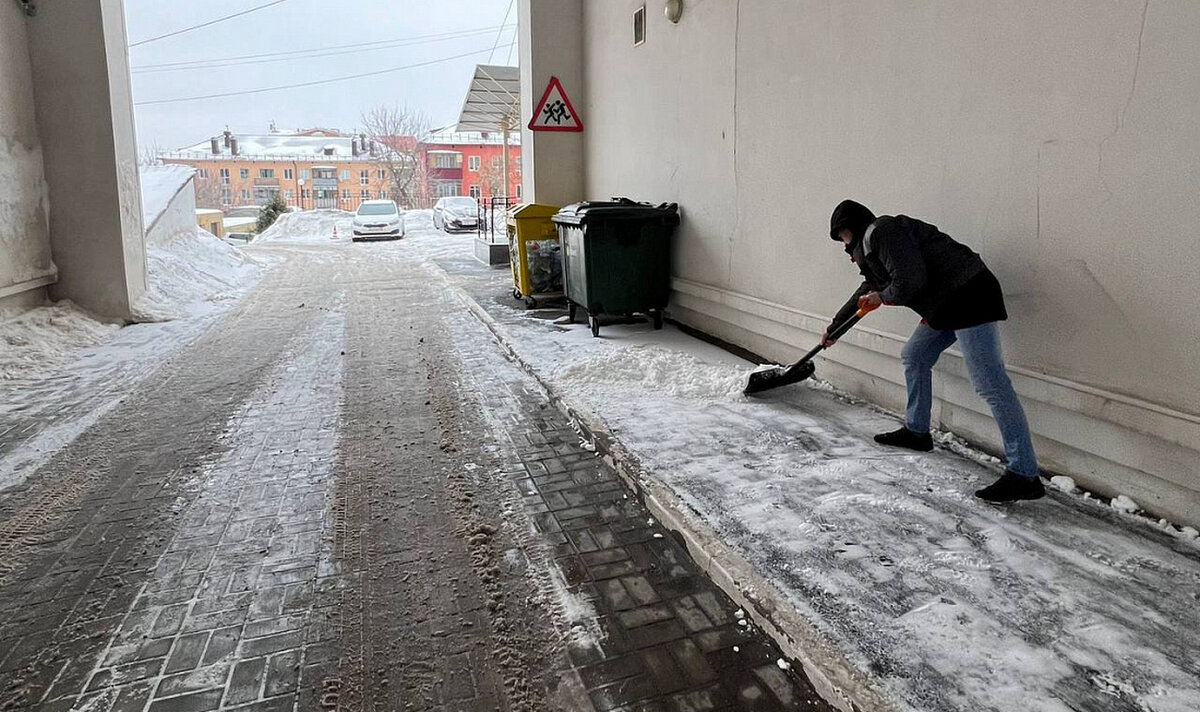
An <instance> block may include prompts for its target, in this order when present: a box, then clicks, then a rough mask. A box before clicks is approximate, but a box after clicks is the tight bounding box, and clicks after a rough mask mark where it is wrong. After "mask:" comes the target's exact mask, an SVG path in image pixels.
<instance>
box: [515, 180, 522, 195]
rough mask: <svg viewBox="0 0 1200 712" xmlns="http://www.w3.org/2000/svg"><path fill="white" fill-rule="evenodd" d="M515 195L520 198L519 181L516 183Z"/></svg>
mask: <svg viewBox="0 0 1200 712" xmlns="http://www.w3.org/2000/svg"><path fill="white" fill-rule="evenodd" d="M516 196H517V197H518V198H520V197H521V184H520V183H517V192H516Z"/></svg>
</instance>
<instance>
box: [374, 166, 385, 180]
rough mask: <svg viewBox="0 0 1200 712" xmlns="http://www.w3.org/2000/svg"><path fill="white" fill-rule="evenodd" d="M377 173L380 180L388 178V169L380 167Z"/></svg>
mask: <svg viewBox="0 0 1200 712" xmlns="http://www.w3.org/2000/svg"><path fill="white" fill-rule="evenodd" d="M375 174H376V176H377V177H378V178H379V180H387V171H386V170H384V169H382V168H380V169H379V170H378V171H376V172H375Z"/></svg>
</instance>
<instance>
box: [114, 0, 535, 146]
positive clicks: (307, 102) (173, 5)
mask: <svg viewBox="0 0 1200 712" xmlns="http://www.w3.org/2000/svg"><path fill="white" fill-rule="evenodd" d="M271 1H272V0H171V1H170V2H164V1H163V0H125V15H126V20H127V29H128V35H129V42H130V44H131V47H130V50H129V61H130V64H131V65H132V67H133V94H134V103H135V112H136V116H137V131H138V143H139V144H141V145H142V146H150V145H154V144H157V145H158V147H159V148H161V149H164V150H170V149H176V148H181V147H183V146H187V145H191V144H194V143H198V142H200V141H204V140H206V139H207V138H208V137H209V136H212V135H214V134H217V133H219V132H220V131H222V130H224V128H225V127H226V125H228V126H229V128H230V129H232V130H233V131H235V132H239V133H265V132H266V131H267V129H268V126H269V125H270V123H271V122H272V121H274V122H275V123H276V125H277V126H278V127H279V128H281V129H292V128H301V127H303V128H308V127H313V126H326V127H333V128H341V129H353V128H355V127H357V126H358V125H359V124H360V119H359V117H360V116H361V115H362V112H363V111H364V110H365V109H367V108H369V107H371V106H375V105H379V104H389V105H390V104H405V103H407V104H409V105H410V106H416V107H419V108H420V109H422V110H424V111H425V112H426V113H427V114H428V115H429V117H430V119H431V120H432V121H433V123H434V125H435V126H438V125H444V124H450V123H453V122H454V121H455V120H456V119H457V118H458V111H459V109H460V108H461V106H462V101H463V97H464V95H465V93H466V90H467V85H468V84H469V82H470V79H471V76H472V73H473V71H474V67H475V65H476V64H488V63H490V64H514V65H515V64H516V63H517V49H516V47H512V48H511V52H510V43H511V42H512V41H513V40H514V38H515V35H516V30H515V25H516V23H517V9H516V7H515V5H514V3H513V0H440V1H434V2H430V1H429V0H339V1H337V2H331V1H330V0H283V1H282V2H280V3H279V4H277V5H273V6H271V7H267V8H265V9H262V10H258V11H256V12H252V13H249V14H246V15H244V16H241V17H237V18H234V19H231V20H228V21H225V22H220V23H217V24H214V25H212V26H209V27H203V28H200V29H197V30H194V31H191V32H186V33H183V34H179V35H176V36H173V37H167V38H165V39H161V40H157V41H153V42H147V43H146V44H141V45H138V46H133V45H136V44H137V43H139V42H142V41H144V40H147V39H150V38H153V37H157V36H159V35H163V34H166V33H170V32H174V31H176V30H180V29H183V28H186V27H190V26H194V25H198V24H201V23H204V22H208V21H211V20H214V19H217V18H220V17H223V16H225V15H231V14H234V13H237V12H242V11H244V10H247V9H249V8H253V7H256V6H259V5H265V4H267V3H268V2H271ZM510 8H511V12H509V10H510ZM506 12H508V21H507V23H505V22H504V18H505V13H506ZM502 24H508V25H513V26H514V27H513V28H509V29H505V30H503V32H502V33H501V31H500V30H499V28H500V26H501V25H502ZM485 28H490V29H487V30H486V31H483V30H485ZM472 30H480V31H479V32H476V33H473V34H465V33H467V32H470V31H472ZM450 33H457V36H448V35H450ZM429 35H442V36H441V37H436V38H431V37H427V36H429ZM413 38H417V39H413ZM497 39H499V47H498V48H497V49H496V50H495V53H494V54H491V50H492V48H493V46H494V45H495V44H496V42H497ZM368 43H374V44H368ZM347 45H354V47H353V48H349V47H346V46H347ZM323 48H335V49H323ZM296 50H316V51H312V52H306V53H304V54H291V55H285V56H283V57H280V56H278V55H277V56H273V57H257V58H252V59H237V58H240V57H246V56H247V55H264V54H272V53H281V52H294V51H296ZM474 52H478V54H474V55H472V56H467V57H461V58H458V59H449V60H447V61H444V62H438V63H436V64H430V65H428V66H423V67H417V68H413V69H403V70H400V71H395V72H388V73H386V74H380V75H377V76H373V77H365V78H360V79H348V80H345V81H338V82H335V83H331V84H323V85H318V86H311V87H305V88H299V89H284V90H280V91H270V92H264V93H257V94H247V95H242V96H224V97H215V98H206V99H200V100H195V101H184V102H177V103H167V104H146V103H145V102H153V101H161V100H171V99H179V98H185V97H195V96H207V95H214V94H225V93H231V92H238V91H244V90H254V89H262V88H266V87H273V86H280V85H285V84H299V83H302V82H312V81H320V80H323V79H333V78H336V77H342V76H346V75H351V74H361V73H364V72H374V71H379V70H384V69H389V68H392V67H403V66H406V65H411V64H418V63H422V62H431V61H434V60H440V59H443V58H449V57H454V56H456V55H464V54H467V53H474ZM318 54H324V55H325V56H315V55H318ZM489 55H491V57H490V61H489ZM282 60H286V61H282ZM178 62H206V63H217V62H226V63H230V62H237V64H236V65H235V66H205V67H204V68H200V69H194V68H192V69H186V70H183V71H178V70H176V69H175V68H172V69H173V70H172V71H162V70H164V69H167V68H166V67H162V66H155V65H163V64H168V63H178ZM147 70H151V71H147Z"/></svg>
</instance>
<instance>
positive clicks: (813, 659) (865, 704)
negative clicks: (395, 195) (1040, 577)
mask: <svg viewBox="0 0 1200 712" xmlns="http://www.w3.org/2000/svg"><path fill="white" fill-rule="evenodd" d="M429 264H430V265H432V266H433V267H434V268H435V269H436V270H437V271H438V272H439V275H440V276H441V278H442V280H443V281H444V282H445V283H446V286H447V287H448V288H449V289H450V290H451V292H452V293H453V294H454V295H455V296H456V297H457V298H458V300H459V301H460V302H462V303H463V305H464V306H465V307H466V308H467V310H468V311H470V312H471V314H472V315H473V316H474V317H475V318H476V319H478V320H479V321H480V323H482V324H483V325H484V326H485V327H486V328H487V329H488V331H490V332H491V333H492V336H493V338H495V340H496V343H497V344H499V346H500V348H501V349H502V350H503V351H504V352H505V353H506V354H507V355H508V357H509V358H510V359H512V361H513V362H514V363H516V364H517V365H518V366H520V367H521V369H522V370H523V371H525V372H526V373H527V374H529V375H530V376H531V377H532V378H533V379H534V381H536V382H537V384H538V386H539V387H540V388H541V390H542V391H543V393H544V394H545V395H546V397H547V399H548V400H549V401H550V403H551V404H552V405H553V406H554V407H555V408H557V409H558V410H559V411H560V412H561V413H562V414H563V415H565V416H566V417H567V419H568V420H569V421H570V422H571V423H572V425H574V426H575V427H576V428H577V429H578V430H579V433H580V436H581V437H583V438H584V439H585V440H587V441H588V442H590V443H592V445H594V446H595V449H596V454H597V455H598V456H600V457H603V458H604V461H605V463H607V464H608V465H609V466H611V467H612V468H613V469H614V470H615V471H616V472H617V474H618V475H619V476H620V477H621V480H622V481H623V482H624V483H625V485H626V487H628V488H629V490H630V491H631V492H632V493H633V495H634V496H636V497H637V498H638V500H639V501H640V502H641V503H642V504H644V505H645V506H646V508H647V509H649V510H650V512H651V514H653V515H654V517H655V518H656V519H657V520H658V521H659V523H661V524H662V525H663V526H664V527H666V528H667V529H668V530H669V531H671V532H672V534H674V535H675V537H676V539H677V540H679V541H680V542H681V543H682V544H683V545H684V546H685V547H686V548H687V551H688V554H689V555H690V556H691V557H692V559H693V560H694V561H695V562H696V564H697V565H699V566H700V568H701V569H702V570H704V572H705V573H707V574H708V575H709V576H710V577H711V578H712V580H713V582H714V583H716V584H717V586H719V587H720V588H721V590H723V591H724V592H725V594H726V595H728V596H729V597H730V599H732V600H733V601H734V602H735V603H736V604H737V605H739V606H741V607H742V609H743V610H745V611H746V612H747V615H748V616H749V617H750V619H751V620H753V621H754V623H755V625H757V626H758V627H759V628H761V629H762V630H763V632H765V633H766V634H767V635H769V636H770V637H771V638H772V639H773V640H774V641H775V643H776V644H777V645H778V646H779V648H780V650H781V651H782V652H783V654H784V655H786V656H787V657H788V658H790V659H791V660H793V661H795V662H798V663H799V664H800V666H801V668H802V669H803V670H804V673H805V675H807V676H808V679H809V681H810V682H811V683H812V685H813V687H814V688H815V689H816V691H817V694H819V695H820V696H821V697H822V698H823V699H824V700H825V701H826V702H828V703H829V704H831V705H833V706H834V707H836V708H837V709H839V710H841V711H842V712H900V711H901V710H903V709H906V708H907V706H905V707H901V706H897V705H895V704H894V703H892V702H890V701H888V700H886V699H885V698H884V697H883V696H882V695H881V694H880V693H879V692H877V691H876V690H875V689H874V688H873V687H872V686H871V683H870V681H869V680H868V679H867V676H866V675H865V674H864V673H863V672H862V671H861V670H859V669H858V667H856V666H855V665H854V664H853V663H852V662H850V660H848V659H847V658H846V657H845V656H844V655H843V654H842V653H841V652H840V651H839V650H838V649H837V648H836V646H834V645H833V644H832V643H830V642H829V641H828V640H826V638H825V637H824V635H823V634H822V633H821V632H820V631H819V630H818V629H817V628H816V627H815V626H814V625H813V624H812V622H811V621H809V620H808V619H807V618H805V617H804V616H803V615H801V614H800V613H799V612H798V611H796V610H795V608H794V607H793V606H792V605H791V604H790V603H788V601H787V599H786V597H785V596H783V594H782V593H780V592H779V591H778V590H777V589H776V588H775V586H774V584H772V583H771V582H770V581H768V580H767V579H766V578H765V577H763V576H762V575H760V574H759V573H757V572H756V571H755V570H754V568H753V567H752V566H751V565H750V564H749V562H747V561H746V560H745V559H744V558H743V557H742V556H741V554H739V553H738V552H736V551H734V550H733V549H732V548H730V547H729V546H728V545H726V544H725V543H724V542H723V541H722V540H721V539H720V537H718V536H717V534H716V532H714V531H713V530H712V529H711V528H710V527H709V526H708V525H707V524H705V523H704V522H703V521H702V520H701V519H700V518H699V517H697V516H695V513H694V512H693V511H692V510H691V509H690V508H689V507H688V506H687V505H686V504H685V503H683V502H682V501H681V500H680V499H679V497H677V496H676V495H675V493H674V492H673V491H671V490H670V489H669V488H668V487H666V486H665V485H663V484H661V483H659V482H657V481H656V480H655V479H654V477H653V475H652V474H650V473H647V471H646V468H644V467H643V466H642V463H641V461H640V460H639V459H638V457H637V456H636V455H634V454H633V453H631V452H629V450H627V449H626V448H625V447H624V445H622V444H621V443H620V442H619V441H618V440H617V439H616V438H615V437H613V436H612V434H610V433H609V432H608V431H607V430H606V429H605V428H604V427H603V426H602V425H600V423H599V419H598V418H597V417H596V416H595V415H594V414H592V413H589V412H587V411H585V410H581V409H579V408H577V407H575V406H573V405H571V403H570V402H568V401H567V400H566V398H564V397H563V396H562V395H560V394H559V393H558V392H557V391H556V390H555V389H554V388H553V387H552V386H551V385H550V383H549V382H548V381H546V380H545V379H544V378H543V377H542V376H541V375H540V374H538V373H537V372H536V370H535V369H534V368H533V365H532V364H531V363H529V362H528V361H526V360H525V359H524V358H523V357H522V356H521V354H519V353H518V352H517V351H516V349H515V348H513V345H512V343H511V342H512V337H511V336H510V335H509V334H508V332H507V331H506V330H505V328H504V327H503V326H502V325H501V324H500V323H499V322H497V321H496V319H495V318H494V317H492V315H491V314H488V313H487V310H485V309H484V308H483V307H482V306H480V305H479V303H478V302H476V301H475V300H474V298H472V297H471V295H470V294H468V293H467V292H466V290H464V289H463V288H462V287H460V286H458V285H457V284H455V283H454V282H453V281H452V280H451V279H450V277H449V274H448V273H447V272H446V271H445V270H444V269H442V267H441V266H440V265H438V264H436V263H435V262H432V261H429Z"/></svg>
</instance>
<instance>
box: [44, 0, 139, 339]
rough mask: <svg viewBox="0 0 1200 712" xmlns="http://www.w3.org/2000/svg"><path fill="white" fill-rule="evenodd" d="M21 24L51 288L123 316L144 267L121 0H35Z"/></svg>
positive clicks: (136, 292)
mask: <svg viewBox="0 0 1200 712" xmlns="http://www.w3.org/2000/svg"><path fill="white" fill-rule="evenodd" d="M27 28H28V31H29V52H30V58H31V60H32V64H33V93H34V100H35V103H36V114H37V126H38V132H39V134H40V135H41V139H42V144H43V147H44V155H45V173H46V182H47V183H48V184H49V189H50V205H51V210H50V240H51V246H52V249H53V252H54V259H55V262H57V263H58V266H59V282H58V284H57V285H55V287H54V289H53V290H52V294H53V295H54V296H56V297H59V298H69V299H72V300H74V301H76V302H77V303H79V304H81V305H83V306H85V307H87V308H89V309H91V310H92V311H94V312H96V313H98V314H100V315H103V316H107V317H110V318H115V319H124V318H127V317H128V316H129V315H130V305H131V304H132V303H133V302H134V301H136V300H137V298H138V297H139V296H141V294H142V293H144V292H145V290H146V267H145V254H144V247H143V244H142V217H141V215H142V211H141V196H140V190H139V186H138V173H137V147H136V142H135V140H134V128H133V106H132V95H131V90H130V84H129V69H128V57H127V54H126V49H125V46H126V37H125V20H124V12H123V8H122V2H121V0H63V1H62V2H42V3H39V4H38V15H37V17H35V18H32V19H31V20H30V21H29V22H28V23H27Z"/></svg>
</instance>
